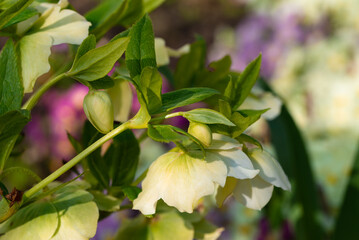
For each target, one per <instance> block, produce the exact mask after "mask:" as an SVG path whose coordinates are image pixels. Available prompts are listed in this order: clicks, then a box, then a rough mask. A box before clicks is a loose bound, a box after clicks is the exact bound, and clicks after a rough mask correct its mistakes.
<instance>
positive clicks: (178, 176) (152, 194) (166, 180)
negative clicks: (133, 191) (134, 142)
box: [133, 152, 227, 215]
mask: <svg viewBox="0 0 359 240" xmlns="http://www.w3.org/2000/svg"><path fill="white" fill-rule="evenodd" d="M201 155H202V153H201V152H192V153H191V156H189V155H187V154H184V153H182V152H168V153H166V154H164V155H162V156H161V157H159V158H158V159H157V160H156V161H155V162H153V163H152V165H151V166H150V168H149V170H148V173H147V176H146V178H145V180H144V181H143V182H142V192H141V193H140V194H139V196H138V198H137V199H135V200H134V202H133V208H134V209H138V210H140V211H141V212H142V213H143V214H145V215H148V214H153V213H155V209H156V204H157V201H158V200H159V199H161V198H162V199H163V201H164V202H166V203H167V204H168V205H169V206H174V207H176V208H177V209H178V210H179V211H180V212H188V213H191V212H192V211H193V206H194V205H195V204H196V203H197V201H198V200H199V199H200V198H201V197H203V196H206V195H210V194H212V193H214V190H215V183H218V184H219V185H221V186H223V185H224V183H225V180H226V174H227V168H226V166H225V165H224V163H223V161H222V160H220V159H219V158H218V157H217V156H215V155H213V154H211V153H208V154H207V156H206V160H202V159H201V158H200V156H201Z"/></svg>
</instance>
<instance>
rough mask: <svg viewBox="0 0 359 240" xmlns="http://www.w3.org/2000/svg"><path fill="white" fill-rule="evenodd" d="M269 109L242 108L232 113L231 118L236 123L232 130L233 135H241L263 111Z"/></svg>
mask: <svg viewBox="0 0 359 240" xmlns="http://www.w3.org/2000/svg"><path fill="white" fill-rule="evenodd" d="M266 111H268V109H263V110H240V111H237V112H234V113H233V114H232V117H231V120H232V122H234V123H235V124H236V127H235V128H234V130H233V131H232V137H233V138H236V137H238V136H239V135H241V134H242V133H243V132H244V131H245V130H246V129H247V128H248V127H249V126H250V125H252V124H253V123H255V122H256V121H257V120H258V119H259V118H260V117H261V115H262V114H263V113H265V112H266Z"/></svg>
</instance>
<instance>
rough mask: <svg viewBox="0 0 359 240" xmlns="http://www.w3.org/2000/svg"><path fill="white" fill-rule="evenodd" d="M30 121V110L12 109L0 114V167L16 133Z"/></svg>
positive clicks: (8, 153) (3, 164)
mask: <svg viewBox="0 0 359 240" xmlns="http://www.w3.org/2000/svg"><path fill="white" fill-rule="evenodd" d="M29 121H30V112H29V111H27V110H14V111H10V112H7V113H5V114H4V115H1V116H0V169H1V170H2V169H3V168H4V166H5V162H6V160H7V158H8V157H9V155H10V153H11V151H12V148H13V146H14V144H15V142H16V138H17V136H18V134H20V132H21V131H22V129H23V127H24V126H25V125H26V124H27V123H28V122H29Z"/></svg>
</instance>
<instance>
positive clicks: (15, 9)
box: [0, 0, 34, 30]
mask: <svg viewBox="0 0 359 240" xmlns="http://www.w3.org/2000/svg"><path fill="white" fill-rule="evenodd" d="M33 1H34V0H19V1H16V2H14V3H13V4H12V5H11V6H10V7H9V8H7V9H5V10H4V11H3V12H1V13H0V30H1V29H3V28H4V27H5V26H9V24H8V23H9V22H11V21H14V20H13V19H14V18H15V17H16V16H17V15H19V14H20V13H21V12H22V11H24V10H25V9H26V8H27V7H28V6H29V5H30V4H31V3H32V2H33Z"/></svg>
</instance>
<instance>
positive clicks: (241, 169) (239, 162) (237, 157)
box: [212, 149, 259, 179]
mask: <svg viewBox="0 0 359 240" xmlns="http://www.w3.org/2000/svg"><path fill="white" fill-rule="evenodd" d="M212 152H213V153H214V154H217V155H218V156H219V157H220V158H221V159H222V160H223V162H224V163H225V164H226V166H227V168H228V173H227V176H229V177H235V178H238V179H247V178H254V177H255V176H256V175H257V174H258V173H259V170H257V169H254V168H253V165H252V162H251V160H250V159H249V158H248V157H247V155H246V154H245V153H244V152H243V151H242V150H240V149H233V150H227V151H212Z"/></svg>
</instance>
